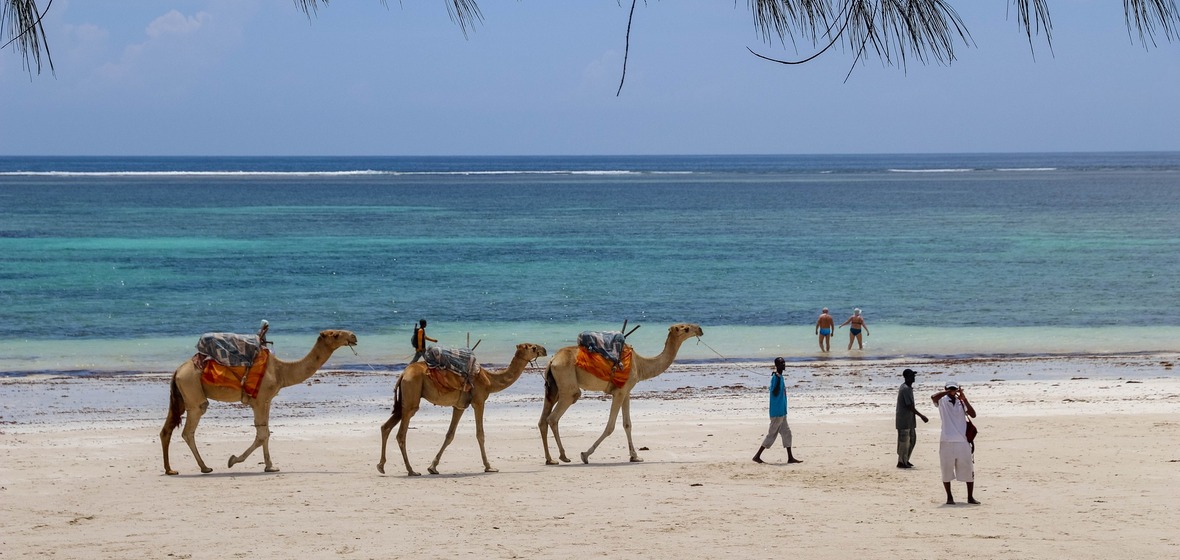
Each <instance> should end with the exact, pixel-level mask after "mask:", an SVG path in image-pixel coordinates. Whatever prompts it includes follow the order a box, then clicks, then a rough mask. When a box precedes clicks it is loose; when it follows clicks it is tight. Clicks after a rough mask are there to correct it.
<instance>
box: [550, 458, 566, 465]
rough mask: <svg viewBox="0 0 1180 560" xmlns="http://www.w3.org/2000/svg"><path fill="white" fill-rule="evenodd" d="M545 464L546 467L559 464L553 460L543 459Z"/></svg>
mask: <svg viewBox="0 0 1180 560" xmlns="http://www.w3.org/2000/svg"><path fill="white" fill-rule="evenodd" d="M566 462H567V463H568V462H569V461H566ZM545 464H546V465H560V464H561V463H558V462H557V461H554V460H553V459H545Z"/></svg>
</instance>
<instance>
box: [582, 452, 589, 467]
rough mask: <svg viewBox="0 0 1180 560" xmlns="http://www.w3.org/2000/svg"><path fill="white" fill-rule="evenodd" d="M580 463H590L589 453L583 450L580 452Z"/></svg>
mask: <svg viewBox="0 0 1180 560" xmlns="http://www.w3.org/2000/svg"><path fill="white" fill-rule="evenodd" d="M582 463H583V464H586V465H589V464H590V454H589V453H586V452H585V451H583V452H582Z"/></svg>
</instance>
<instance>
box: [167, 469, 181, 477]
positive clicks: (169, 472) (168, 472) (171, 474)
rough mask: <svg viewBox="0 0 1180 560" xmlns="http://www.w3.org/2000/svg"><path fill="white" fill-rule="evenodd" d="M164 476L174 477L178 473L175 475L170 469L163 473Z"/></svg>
mask: <svg viewBox="0 0 1180 560" xmlns="http://www.w3.org/2000/svg"><path fill="white" fill-rule="evenodd" d="M164 474H166V475H170V476H176V475H177V474H180V473H177V472H176V471H174V470H172V469H168V470H166V471H164Z"/></svg>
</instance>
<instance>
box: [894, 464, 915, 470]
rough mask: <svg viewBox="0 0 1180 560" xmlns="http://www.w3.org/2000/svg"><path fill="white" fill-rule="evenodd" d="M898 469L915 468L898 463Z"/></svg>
mask: <svg viewBox="0 0 1180 560" xmlns="http://www.w3.org/2000/svg"><path fill="white" fill-rule="evenodd" d="M897 468H899V469H910V468H913V465H911V464H909V463H898V464H897Z"/></svg>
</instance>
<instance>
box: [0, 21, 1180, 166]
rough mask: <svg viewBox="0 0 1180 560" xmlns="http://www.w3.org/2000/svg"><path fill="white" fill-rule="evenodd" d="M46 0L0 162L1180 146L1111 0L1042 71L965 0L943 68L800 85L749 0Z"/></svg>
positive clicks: (831, 70) (837, 71) (1063, 42)
mask: <svg viewBox="0 0 1180 560" xmlns="http://www.w3.org/2000/svg"><path fill="white" fill-rule="evenodd" d="M388 4H389V5H388V7H385V6H383V5H382V4H381V2H379V1H378V0H352V1H349V2H333V3H332V4H331V5H330V6H328V7H324V8H321V10H320V11H319V14H318V16H316V17H315V18H313V19H312V20H310V21H309V20H308V18H307V17H305V16H304V15H303V13H302V12H300V11H299V10H298V9H296V8H295V6H294V3H293V2H291V1H290V0H192V1H163V2H162V1H160V0H118V1H115V2H112V1H109V0H55V1H54V2H53V4H52V8H51V9H50V12H49V16H48V18H47V19H46V31H47V32H48V34H49V41H50V43H49V44H50V48H51V52H52V54H53V59H54V63H55V65H56V77H55V76H53V75H51V74H48V73H43V74H41V75H39V76H34V77H32V78H30V77H29V76H28V74H27V73H26V72H25V71H24V70H23V69H22V68H21V64H20V63H21V59H20V58H19V57H18V55H16V54H15V53H14V52H12V51H10V50H5V51H3V52H0V100H3V102H4V103H3V110H0V154H3V155H33V154H44V155H59V154H60V155H502V154H503V155H518V154H519V155H530V154H587V155H590V154H733V153H757V154H762V153H772V154H773V153H783V154H807V153H911V152H1026V151H1139V150H1180V133H1178V131H1177V125H1178V124H1180V103H1177V102H1176V99H1177V95H1178V94H1177V92H1180V44H1177V43H1171V44H1169V43H1166V42H1164V43H1160V44H1159V46H1158V47H1156V48H1152V49H1150V50H1147V49H1144V48H1143V46H1141V45H1139V44H1138V43H1133V42H1132V41H1131V39H1130V36H1129V34H1128V32H1127V29H1126V27H1125V26H1124V22H1123V13H1122V5H1123V3H1122V2H1119V1H1118V0H1069V1H1055V2H1051V3H1050V6H1051V8H1052V10H1053V11H1052V15H1053V23H1054V42H1053V49H1052V51H1050V49H1049V48H1048V47H1046V46H1045V44H1044V42H1043V40H1038V41H1037V42H1036V43H1035V46H1036V49H1035V57H1034V54H1033V53H1032V52H1030V50H1029V45H1028V42H1027V40H1026V38H1025V37H1024V35H1023V34H1022V33H1021V32H1020V30H1019V29H1018V28H1017V25H1016V22H1015V20H1014V19H1013V18H1010V17H1008V14H1007V9H1008V8H1007V4H1008V3H1007V2H1004V1H999V0H996V1H990V2H980V1H978V0H961V1H958V2H955V6H956V7H957V9H958V10H959V12H960V14H961V15H962V16H963V18H964V19H965V20H966V22H967V24H968V26H969V29H970V30H971V32H972V34H973V36H974V39H975V44H976V46H975V47H970V48H969V47H963V46H960V47H959V49H958V53H957V54H958V60H957V61H956V62H955V63H954V64H953V65H951V66H950V67H946V66H937V65H934V66H921V65H914V64H911V65H910V66H909V67H908V69H907V70H905V71H903V70H901V69H899V68H895V67H884V66H882V65H881V64H880V63H879V62H878V61H877V60H876V59H870V60H869V61H868V62H867V63H865V64H862V65H860V66H858V67H857V68H856V69H855V71H854V72H853V74H852V77H851V79H850V80H848V82H847V83H845V82H844V76H845V74H846V73H847V71H848V69H849V67H850V64H851V61H852V58H851V56H849V55H848V54H846V53H842V52H835V53H832V54H830V55H827V56H824V57H822V58H821V59H819V60H817V61H815V62H812V63H809V64H807V65H804V66H794V67H786V66H780V65H776V64H772V63H768V62H765V61H762V60H759V59H757V58H755V57H754V56H752V55H750V54H749V53H748V52H747V51H746V47H752V48H755V49H756V50H759V51H761V52H764V53H766V54H769V55H772V56H779V57H784V58H790V57H793V56H795V54H794V52H793V51H792V50H791V49H790V48H789V47H788V48H784V47H783V46H781V45H768V44H766V43H763V42H761V41H760V40H759V38H758V36H757V35H756V34H755V31H754V27H753V24H752V21H751V16H750V14H749V11H748V9H747V8H746V5H747V4H746V2H741V1H738V2H733V1H725V0H674V1H673V0H665V1H651V2H648V3H647V4H646V5H645V4H644V3H642V2H641V3H640V4H639V6H638V7H637V9H636V14H635V23H634V26H633V29H632V38H631V59H630V62H629V66H628V71H627V83H626V85H625V87H624V89H623V94H622V96H621V97H616V96H615V89H616V88H617V86H618V80H619V74H620V71H621V67H622V66H621V65H622V53H623V46H624V36H625V31H626V25H627V8H628V7H629V4H628V5H627V6H620V5H619V4H618V3H617V2H615V1H614V0H579V1H576V2H567V1H560V2H558V1H548V0H544V1H541V0H521V1H513V2H509V1H506V0H483V2H481V8H482V9H483V12H484V16H485V20H484V22H483V23H482V24H479V25H478V26H477V27H476V29H475V30H474V31H473V32H471V33H470V34H469V36H468V37H467V38H465V37H464V35H463V33H462V31H461V30H460V28H459V27H458V26H457V25H455V24H454V23H452V22H451V21H450V19H449V18H448V16H447V11H446V4H445V2H444V0H410V1H405V2H401V3H400V4H399V2H393V1H391V2H389V3H388Z"/></svg>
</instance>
